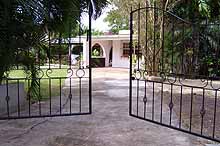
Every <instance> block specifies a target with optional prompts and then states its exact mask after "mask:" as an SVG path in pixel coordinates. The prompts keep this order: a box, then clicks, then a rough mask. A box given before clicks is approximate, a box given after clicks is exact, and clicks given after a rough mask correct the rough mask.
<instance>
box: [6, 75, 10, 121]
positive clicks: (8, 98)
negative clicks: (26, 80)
mask: <svg viewBox="0 0 220 146" xmlns="http://www.w3.org/2000/svg"><path fill="white" fill-rule="evenodd" d="M6 94H7V95H6V96H7V97H6V102H7V115H8V117H9V116H10V111H9V100H10V97H9V95H8V78H6Z"/></svg>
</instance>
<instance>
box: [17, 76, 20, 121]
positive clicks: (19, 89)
mask: <svg viewBox="0 0 220 146" xmlns="http://www.w3.org/2000/svg"><path fill="white" fill-rule="evenodd" d="M19 84H20V83H19V79H18V80H17V87H18V117H20V91H19V90H20V89H19V88H20V87H19Z"/></svg>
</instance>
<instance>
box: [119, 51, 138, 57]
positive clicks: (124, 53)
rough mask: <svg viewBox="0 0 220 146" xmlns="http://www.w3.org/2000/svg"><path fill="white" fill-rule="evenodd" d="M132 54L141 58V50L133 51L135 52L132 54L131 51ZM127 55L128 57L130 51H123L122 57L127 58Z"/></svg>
mask: <svg viewBox="0 0 220 146" xmlns="http://www.w3.org/2000/svg"><path fill="white" fill-rule="evenodd" d="M134 53H135V54H136V55H139V56H142V51H141V50H139V51H138V49H135V52H134V50H132V54H134ZM129 55H130V49H123V55H122V57H129Z"/></svg>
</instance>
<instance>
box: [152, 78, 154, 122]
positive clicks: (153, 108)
mask: <svg viewBox="0 0 220 146" xmlns="http://www.w3.org/2000/svg"><path fill="white" fill-rule="evenodd" d="M152 83H153V93H152V95H153V99H152V120H154V82H152Z"/></svg>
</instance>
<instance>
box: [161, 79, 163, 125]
mask: <svg viewBox="0 0 220 146" xmlns="http://www.w3.org/2000/svg"><path fill="white" fill-rule="evenodd" d="M160 123H163V82H161V99H160Z"/></svg>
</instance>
